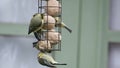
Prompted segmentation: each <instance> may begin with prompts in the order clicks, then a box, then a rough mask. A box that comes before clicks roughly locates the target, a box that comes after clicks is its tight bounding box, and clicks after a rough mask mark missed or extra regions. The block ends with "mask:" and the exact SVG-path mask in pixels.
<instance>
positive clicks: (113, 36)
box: [108, 31, 120, 42]
mask: <svg viewBox="0 0 120 68" xmlns="http://www.w3.org/2000/svg"><path fill="white" fill-rule="evenodd" d="M108 40H109V42H120V32H119V31H109V32H108Z"/></svg>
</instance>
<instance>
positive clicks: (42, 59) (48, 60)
mask: <svg viewBox="0 0 120 68" xmlns="http://www.w3.org/2000/svg"><path fill="white" fill-rule="evenodd" d="M38 62H39V63H40V64H41V65H44V66H48V67H56V66H55V65H66V64H64V63H62V64H60V63H58V62H56V61H55V60H54V59H53V58H52V57H51V56H50V55H48V54H46V53H42V52H39V54H38Z"/></svg>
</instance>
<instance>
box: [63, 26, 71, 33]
mask: <svg viewBox="0 0 120 68" xmlns="http://www.w3.org/2000/svg"><path fill="white" fill-rule="evenodd" d="M64 28H65V29H67V30H68V31H69V32H70V33H71V32H72V30H71V29H69V28H68V27H67V26H64Z"/></svg>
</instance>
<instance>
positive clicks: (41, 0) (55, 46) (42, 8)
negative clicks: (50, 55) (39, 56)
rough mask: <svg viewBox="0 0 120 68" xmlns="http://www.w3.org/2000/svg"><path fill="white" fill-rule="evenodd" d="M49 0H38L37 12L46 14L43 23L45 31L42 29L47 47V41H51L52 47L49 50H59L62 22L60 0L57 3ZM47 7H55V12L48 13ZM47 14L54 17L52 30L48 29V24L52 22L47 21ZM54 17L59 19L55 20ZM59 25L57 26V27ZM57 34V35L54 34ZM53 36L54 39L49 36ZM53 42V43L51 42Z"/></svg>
mask: <svg viewBox="0 0 120 68" xmlns="http://www.w3.org/2000/svg"><path fill="white" fill-rule="evenodd" d="M49 1H50V0H38V13H40V14H45V15H46V16H47V20H46V22H45V23H44V24H45V25H46V29H47V30H46V31H44V38H45V39H46V40H47V47H49V41H50V42H51V45H52V49H51V51H61V34H62V29H61V25H59V24H61V22H62V7H61V6H62V0H57V2H58V4H57V5H56V4H54V3H53V4H52V5H50V4H49ZM49 9H52V10H54V9H56V10H55V11H56V13H54V14H51V13H49V12H50V10H49ZM49 16H51V17H53V18H54V19H55V28H54V29H55V31H52V30H50V29H49V26H48V25H52V24H53V23H49V22H48V21H49ZM56 18H59V21H57V20H56ZM57 26H59V27H57ZM56 35H57V36H56ZM53 37H55V38H56V39H52V41H51V38H53ZM52 42H54V43H52Z"/></svg>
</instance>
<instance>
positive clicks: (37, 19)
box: [28, 13, 44, 34]
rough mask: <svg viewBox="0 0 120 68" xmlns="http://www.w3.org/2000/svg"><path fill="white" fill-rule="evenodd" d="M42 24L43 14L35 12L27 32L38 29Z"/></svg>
mask: <svg viewBox="0 0 120 68" xmlns="http://www.w3.org/2000/svg"><path fill="white" fill-rule="evenodd" d="M43 24H44V22H43V14H40V13H35V14H34V15H33V17H32V19H31V21H30V24H29V30H28V34H30V33H32V32H37V31H39V30H40V29H42V26H43Z"/></svg>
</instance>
